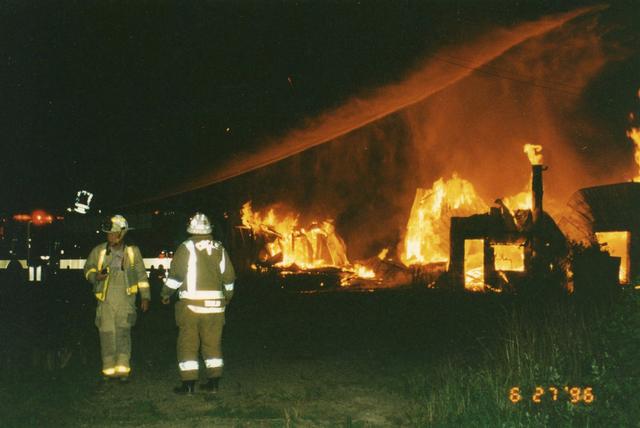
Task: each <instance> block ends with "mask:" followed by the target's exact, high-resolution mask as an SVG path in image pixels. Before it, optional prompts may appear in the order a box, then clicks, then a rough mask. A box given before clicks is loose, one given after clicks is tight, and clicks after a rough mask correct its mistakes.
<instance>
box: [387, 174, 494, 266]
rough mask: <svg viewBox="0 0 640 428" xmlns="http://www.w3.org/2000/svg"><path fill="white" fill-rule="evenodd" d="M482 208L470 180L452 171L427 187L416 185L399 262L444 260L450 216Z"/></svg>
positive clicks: (420, 262)
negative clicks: (448, 177)
mask: <svg viewBox="0 0 640 428" xmlns="http://www.w3.org/2000/svg"><path fill="white" fill-rule="evenodd" d="M486 210H487V205H486V204H485V203H484V202H483V201H482V199H480V197H479V196H478V195H477V194H476V191H475V189H474V187H473V184H471V183H470V182H469V181H467V180H464V179H462V178H458V176H457V174H455V173H454V174H453V177H452V178H451V179H450V180H447V181H445V180H444V179H443V178H440V179H438V180H437V181H436V182H435V183H433V187H432V188H431V189H422V188H418V189H417V190H416V196H415V199H414V202H413V206H412V208H411V214H410V216H409V222H408V223H407V233H406V236H405V240H404V251H403V253H402V254H401V257H400V258H401V260H402V262H403V263H404V264H405V265H406V266H410V265H413V264H426V263H434V262H446V261H448V260H449V227H450V220H451V217H452V216H467V215H471V214H475V213H478V212H483V211H486Z"/></svg>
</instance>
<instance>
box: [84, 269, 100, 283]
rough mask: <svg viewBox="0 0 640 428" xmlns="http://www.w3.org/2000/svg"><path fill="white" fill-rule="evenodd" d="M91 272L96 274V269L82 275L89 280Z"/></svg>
mask: <svg viewBox="0 0 640 428" xmlns="http://www.w3.org/2000/svg"><path fill="white" fill-rule="evenodd" d="M93 272H98V269H96V268H91V269H89V270H88V271H87V273H86V274H85V275H84V277H85V278H86V279H87V280H89V275H90V274H92V273H93Z"/></svg>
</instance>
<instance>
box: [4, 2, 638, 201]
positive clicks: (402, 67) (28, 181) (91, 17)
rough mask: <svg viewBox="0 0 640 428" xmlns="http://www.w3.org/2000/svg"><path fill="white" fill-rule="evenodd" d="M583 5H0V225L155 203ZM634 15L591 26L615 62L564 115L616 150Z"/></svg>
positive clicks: (631, 80) (605, 16) (626, 97)
mask: <svg viewBox="0 0 640 428" xmlns="http://www.w3.org/2000/svg"><path fill="white" fill-rule="evenodd" d="M594 3H595V2H584V1H583V2H576V1H572V2H568V1H512V0H509V1H493V0H485V1H455V0H446V1H445V0H442V1H359V2H356V1H328V2H327V1H313V2H312V1H301V2H294V1H209V2H201V1H195V2H179V3H178V2H169V1H135V2H132V1H124V2H116V1H84V0H82V1H57V2H56V1H53V2H41V1H37V2H36V1H24V0H20V1H3V2H1V3H0V31H1V32H2V35H1V36H0V59H1V61H2V62H1V64H2V65H1V67H0V88H1V92H0V94H1V96H0V100H1V102H2V103H3V106H2V109H1V110H0V141H1V143H0V144H1V145H2V152H3V154H2V161H1V163H0V166H1V168H0V174H1V175H0V177H1V183H0V185H1V186H2V187H1V190H0V200H1V201H2V203H1V205H0V211H2V212H5V213H6V212H9V213H11V212H14V211H17V210H31V209H34V208H39V207H41V208H48V209H61V208H64V207H66V206H69V205H71V203H72V201H73V196H74V194H75V191H76V190H79V189H88V190H91V191H93V192H94V193H95V195H96V197H95V201H96V204H98V205H101V206H103V207H109V206H114V205H119V204H130V203H133V202H135V201H138V200H141V199H147V198H155V197H161V196H162V195H163V194H165V193H166V192H168V191H170V190H172V189H175V188H181V186H182V187H183V188H184V184H185V183H189V182H190V181H191V180H192V179H193V178H196V177H200V176H202V175H203V174H204V175H207V174H208V173H209V172H211V171H212V170H215V169H216V168H219V167H220V165H223V164H224V163H225V162H227V161H228V160H229V159H233V158H234V156H244V155H245V154H247V153H251V152H256V151H259V150H260V149H261V147H262V145H263V144H265V141H271V142H273V141H277V140H278V138H280V137H283V136H285V135H287V133H288V132H289V131H290V130H292V129H300V128H304V127H305V126H306V124H308V123H309V121H311V120H313V119H314V118H316V117H319V116H321V115H322V114H323V113H326V112H330V111H332V109H336V108H338V107H340V106H341V105H342V104H343V103H345V102H347V100H349V99H351V98H352V97H354V96H366V94H368V93H370V92H371V91H374V90H375V89H376V88H379V87H382V86H385V85H388V84H390V83H396V82H400V81H401V80H402V78H403V77H405V76H406V75H407V73H408V72H410V70H412V69H415V68H416V67H417V66H418V65H419V64H421V63H422V62H423V61H424V60H425V59H426V58H429V57H430V55H435V54H437V53H438V52H440V51H441V49H443V48H447V47H457V46H465V45H468V44H469V43H473V41H474V40H477V39H478V38H479V37H481V36H483V35H485V34H487V33H488V32H490V31H492V30H495V29H497V28H502V27H506V28H511V27H513V26H516V25H518V24H520V23H522V22H525V21H534V20H537V19H539V18H540V17H543V16H547V15H550V14H554V13H561V12H567V11H571V10H574V9H575V8H577V7H580V6H585V5H590V4H594ZM638 9H639V8H638V7H637V4H635V2H633V1H627V2H615V4H612V6H611V7H610V8H609V9H608V10H605V11H602V12H599V13H600V14H601V15H602V20H604V21H607V22H608V26H607V28H608V30H607V32H606V33H602V34H599V37H602V38H609V39H610V42H611V43H612V44H615V45H616V46H618V47H620V49H621V51H624V53H623V54H620V55H621V56H620V58H621V59H613V60H610V61H609V63H607V65H606V66H603V67H601V68H599V69H598V72H597V73H596V74H595V76H593V77H592V82H595V83H594V84H593V85H581V87H580V98H579V102H577V103H576V105H575V108H574V110H576V111H581V112H582V117H587V118H593V119H594V120H592V121H590V123H592V124H593V126H594V127H596V128H598V130H599V131H598V132H601V133H603V135H605V134H606V135H609V134H607V132H610V130H613V129H617V130H618V131H619V132H620V133H621V135H622V137H621V138H620V139H621V140H622V141H621V142H620V144H621V145H623V144H627V145H628V144H629V142H628V141H624V140H625V139H624V127H625V126H627V125H626V123H625V122H624V121H625V119H626V114H627V113H628V112H629V111H631V110H633V109H634V108H637V105H634V102H635V99H634V96H633V95H634V93H633V91H634V89H633V88H635V90H637V88H638V87H640V73H639V71H640V66H639V63H638V59H637V52H634V51H633V47H634V46H636V47H637V44H636V42H637V41H638V32H639V31H640V24H638V22H639V20H638V15H639V12H638ZM633 26H635V28H634V27H633ZM463 65H464V64H463ZM458 66H460V65H458ZM505 78H506V77H505V76H504V75H502V76H499V77H496V79H505ZM508 78H509V79H511V80H512V81H513V80H515V79H519V78H522V79H524V80H527V79H528V78H527V77H526V76H525V77H522V76H517V75H513V74H512V75H509V77H508ZM550 80H551V79H549V78H548V76H547V80H545V84H547V85H550V86H551V89H549V90H550V91H562V90H563V89H566V86H563V84H565V85H566V84H569V83H570V82H569V83H567V82H566V80H565V81H562V82H559V83H558V81H555V83H549V81H550ZM595 122H597V123H595ZM596 134H597V135H600V134H598V133H597V132H596ZM616 138H618V137H616ZM625 150H626V149H625ZM625 153H626V154H628V153H627V152H625ZM628 166H629V165H626V167H628ZM425 184H429V183H425ZM187 187H188V186H187ZM239 188H241V187H239Z"/></svg>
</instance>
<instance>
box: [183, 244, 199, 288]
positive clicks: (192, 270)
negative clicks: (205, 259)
mask: <svg viewBox="0 0 640 428" xmlns="http://www.w3.org/2000/svg"><path fill="white" fill-rule="evenodd" d="M185 246H186V247H187V250H189V261H188V262H187V290H188V291H196V274H197V273H198V272H197V271H196V263H197V261H198V260H197V255H196V248H195V245H194V244H193V241H187V243H186V244H185Z"/></svg>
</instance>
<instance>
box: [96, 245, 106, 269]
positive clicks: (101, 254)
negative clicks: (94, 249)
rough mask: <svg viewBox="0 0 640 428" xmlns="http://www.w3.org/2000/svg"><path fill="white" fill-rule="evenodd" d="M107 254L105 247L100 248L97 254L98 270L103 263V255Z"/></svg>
mask: <svg viewBox="0 0 640 428" xmlns="http://www.w3.org/2000/svg"><path fill="white" fill-rule="evenodd" d="M106 254H107V249H106V248H105V249H103V250H100V254H99V255H98V271H101V270H102V263H104V256H105V255H106Z"/></svg>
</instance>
